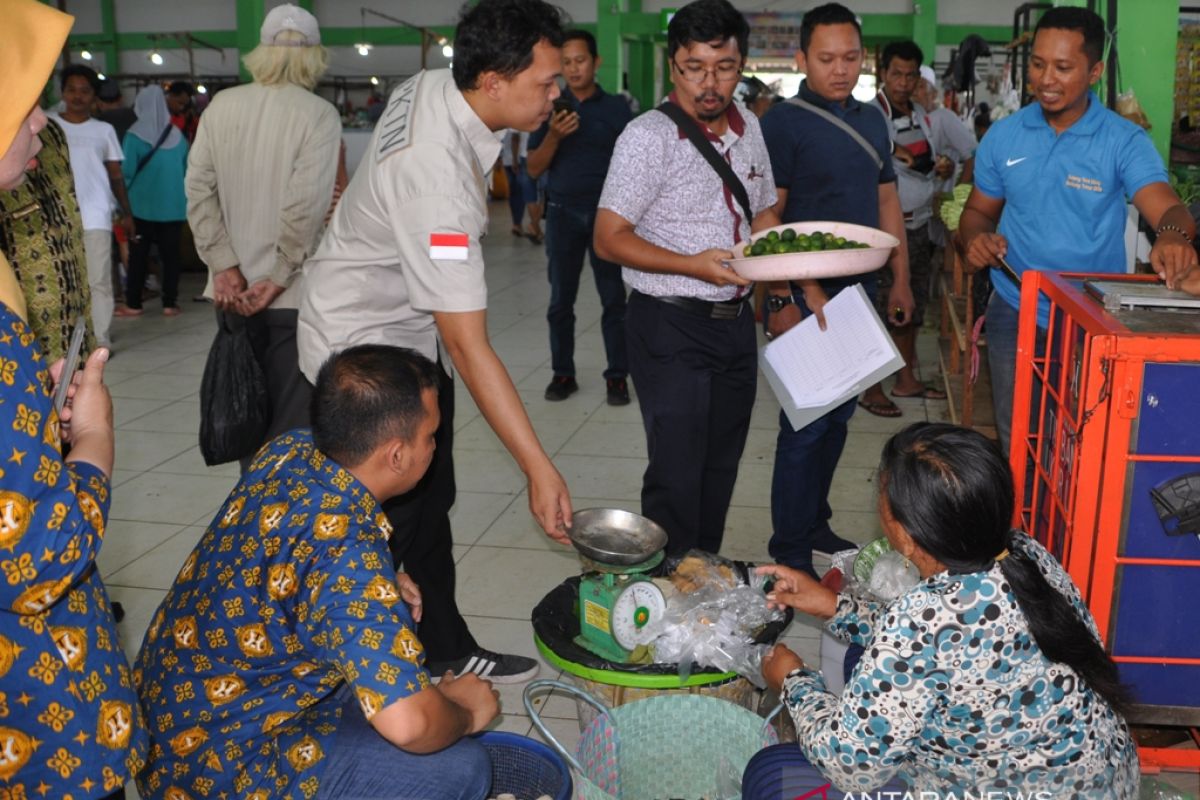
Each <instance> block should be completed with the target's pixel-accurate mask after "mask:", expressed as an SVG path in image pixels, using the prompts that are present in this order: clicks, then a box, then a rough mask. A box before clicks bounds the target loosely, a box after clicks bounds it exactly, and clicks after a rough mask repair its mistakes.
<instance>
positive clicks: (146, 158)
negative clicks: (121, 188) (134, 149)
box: [126, 122, 174, 188]
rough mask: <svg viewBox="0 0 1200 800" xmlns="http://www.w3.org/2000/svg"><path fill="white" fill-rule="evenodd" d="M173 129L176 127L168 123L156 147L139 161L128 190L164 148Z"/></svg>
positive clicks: (159, 136)
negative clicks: (148, 163)
mask: <svg viewBox="0 0 1200 800" xmlns="http://www.w3.org/2000/svg"><path fill="white" fill-rule="evenodd" d="M172 127H174V126H173V124H172V123H170V122H168V123H167V127H165V128H163V132H162V133H160V134H159V135H158V141H157V142H155V143H154V147H152V148H150V152H149V153H146V155H144V156H142V157H141V158H139V159H138V163H137V166H136V167H134V170H133V177H131V178H130V179H129V185H128V186H126V188H129V187H131V186H133V182H134V181H136V180H137V179H138V175H141V174H142V167H144V166H146V163H147V162H148V161H149V160H150V159H151V158H153V157H154V154H155V153H157V152H158V148H160V147H162V143H163V142H165V141H166V140H167V135H168V134H169V133H170V132H171V128H172Z"/></svg>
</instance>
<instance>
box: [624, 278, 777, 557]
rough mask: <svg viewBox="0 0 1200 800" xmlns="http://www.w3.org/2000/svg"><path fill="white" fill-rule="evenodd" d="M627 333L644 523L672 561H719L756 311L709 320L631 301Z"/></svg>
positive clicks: (753, 381)
mask: <svg viewBox="0 0 1200 800" xmlns="http://www.w3.org/2000/svg"><path fill="white" fill-rule="evenodd" d="M625 330H626V333H627V334H628V345H629V372H630V375H631V376H632V377H633V382H634V385H635V386H636V387H637V397H638V405H639V406H640V407H641V411H642V422H643V424H644V425H645V428H646V449H647V450H648V451H649V456H650V463H649V465H648V466H647V467H646V472H645V475H644V476H643V477H642V514H644V515H645V516H647V517H649V518H650V519H652V520H654V521H655V522H657V523H658V524H659V525H662V526H663V528H665V529H666V531H667V536H668V537H669V538H668V544H667V552H668V553H669V554H670V555H680V554H682V553H685V552H686V551H688V550H689V549H691V548H699V549H701V550H706V551H708V552H710V553H716V552H718V551H719V550H720V549H721V539H722V537H723V535H724V532H725V515H726V514H727V513H728V511H729V500H730V498H731V497H732V496H733V485H734V482H735V481H736V480H737V470H738V462H739V461H740V460H741V457H742V450H743V449H744V448H745V446H746V434H747V432H748V431H749V430H750V412H751V411H752V410H753V408H754V394H755V390H756V388H757V384H758V359H757V354H756V352H755V339H754V314H753V311H752V309H750V308H749V306H748V304H743V308H742V310H741V313H740V314H739V315H738V317H737V318H736V319H729V320H720V319H709V318H705V317H702V316H698V315H696V314H694V313H693V312H691V311H689V310H686V309H682V308H678V307H676V306H671V305H667V304H666V303H662V302H660V301H658V300H655V299H654V298H652V297H648V296H646V295H644V294H641V293H639V292H633V294H632V295H630V298H629V307H628V310H627V314H626V316H625Z"/></svg>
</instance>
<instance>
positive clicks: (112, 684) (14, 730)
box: [0, 257, 146, 800]
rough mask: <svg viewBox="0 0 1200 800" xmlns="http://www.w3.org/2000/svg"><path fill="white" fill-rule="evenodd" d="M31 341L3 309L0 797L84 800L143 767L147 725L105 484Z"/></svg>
mask: <svg viewBox="0 0 1200 800" xmlns="http://www.w3.org/2000/svg"><path fill="white" fill-rule="evenodd" d="M0 266H4V261H3V258H2V257H0ZM35 338H36V337H35V336H34V333H33V331H32V330H31V329H30V328H29V327H28V326H27V325H26V324H25V323H24V322H22V321H21V319H20V317H18V316H17V315H16V314H14V313H13V312H12V311H11V310H10V309H9V308H8V307H7V306H4V305H3V304H0V570H2V575H0V798H4V800H13V799H14V798H22V800H24V798H29V800H35V798H43V797H45V798H49V797H72V798H74V800H87V798H97V797H104V796H105V795H108V794H111V793H112V792H114V791H116V790H117V789H119V788H121V787H122V786H124V785H125V781H126V780H128V779H129V778H130V777H132V776H133V774H134V773H135V772H136V771H137V770H138V769H140V768H141V766H142V764H143V762H144V759H145V755H146V729H145V725H144V724H143V723H142V720H141V716H140V710H139V708H138V702H137V697H136V696H135V694H134V691H133V682H132V680H131V679H130V674H129V667H128V665H126V663H125V656H124V654H123V653H122V652H121V649H120V643H119V642H118V640H117V626H116V623H115V621H114V620H113V616H112V608H111V606H110V605H109V602H108V595H107V594H106V593H105V591H104V584H103V583H101V581H100V574H99V573H98V572H97V571H96V564H95V559H96V554H97V553H99V552H100V543H101V541H102V540H103V538H104V527H105V521H106V520H107V518H108V504H109V501H110V499H111V498H110V496H109V480H108V478H107V477H106V476H105V475H104V473H103V472H101V471H100V470H99V469H97V468H96V467H94V466H92V465H91V464H86V463H83V462H79V461H76V462H72V463H69V464H67V463H64V461H63V458H62V453H61V446H60V442H59V436H58V415H57V414H55V413H54V411H53V405H52V403H51V400H50V393H49V390H48V387H49V385H50V377H49V373H48V371H47V368H46V364H45V362H44V361H43V359H42V356H41V352H40V351H39V350H38V347H37V345H36V344H35V343H34V340H35Z"/></svg>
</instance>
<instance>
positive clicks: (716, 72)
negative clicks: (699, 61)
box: [671, 58, 745, 86]
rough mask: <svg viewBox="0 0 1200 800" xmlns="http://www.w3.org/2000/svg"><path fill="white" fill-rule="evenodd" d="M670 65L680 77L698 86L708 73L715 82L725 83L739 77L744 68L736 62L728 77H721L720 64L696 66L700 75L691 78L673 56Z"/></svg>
mask: <svg viewBox="0 0 1200 800" xmlns="http://www.w3.org/2000/svg"><path fill="white" fill-rule="evenodd" d="M671 66H673V67H675V71H676V72H678V73H679V77H680V78H682V79H683V80H684V81H685V82H687V83H690V84H692V85H694V86H699V85H700V84H702V83H704V81H705V80H706V79H707V78H708V77H709V76H710V75H711V76H712V79H713V80H714V81H715V82H716V83H726V82H728V81H731V80H734V79H739V78H741V75H742V70H744V69H745V66H744V65H742V64H738V65H736V66H735V67H734V71H733V73H732V74H731V75H729V77H726V78H722V77H721V75H720V70H721V67H720V65H718V66H715V67H711V68H710V67H697V70H696V71H699V72H700V77H699V78H692V77H689V75H688V72H689V70H688V69H686V68H685V67H683V66H680V64H679V62H678V61H676V60H675V59H673V58H672V59H671Z"/></svg>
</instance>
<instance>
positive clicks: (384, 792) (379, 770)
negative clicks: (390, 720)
mask: <svg viewBox="0 0 1200 800" xmlns="http://www.w3.org/2000/svg"><path fill="white" fill-rule="evenodd" d="M343 694H344V693H341V692H339V693H338V695H337V697H341V696H342V695H343ZM330 700H331V701H332V700H335V698H330ZM328 759H329V761H328V763H327V764H326V766H325V771H324V773H323V774H322V775H321V786H320V788H319V789H318V790H317V800H376V799H377V798H378V800H410V799H411V800H482V798H485V797H487V795H488V790H489V789H491V786H492V763H491V759H490V758H489V757H488V754H487V750H486V749H484V746H483V745H482V744H480V743H479V742H478V741H476V740H475V739H471V738H464V739H460V740H458V742H456V743H455V744H452V745H450V746H449V747H447V748H446V749H444V750H439V751H438V752H436V753H429V754H427V755H416V754H413V753H406V752H405V751H403V750H401V749H400V748H398V747H396V746H395V745H393V744H392V743H391V742H389V741H388V740H387V739H384V738H383V737H382V736H380V735H379V734H378V733H376V732H375V729H374V728H372V727H371V723H369V722H367V720H366V718H364V717H363V713H362V711H361V710H360V709H359V705H358V702H357V701H356V700H354V699H353V697H351V699H350V700H348V701H346V702H345V704H344V705H343V706H342V719H341V722H340V723H339V724H338V730H337V735H336V738H335V740H334V744H333V747H331V748H330V752H329V754H328Z"/></svg>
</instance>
